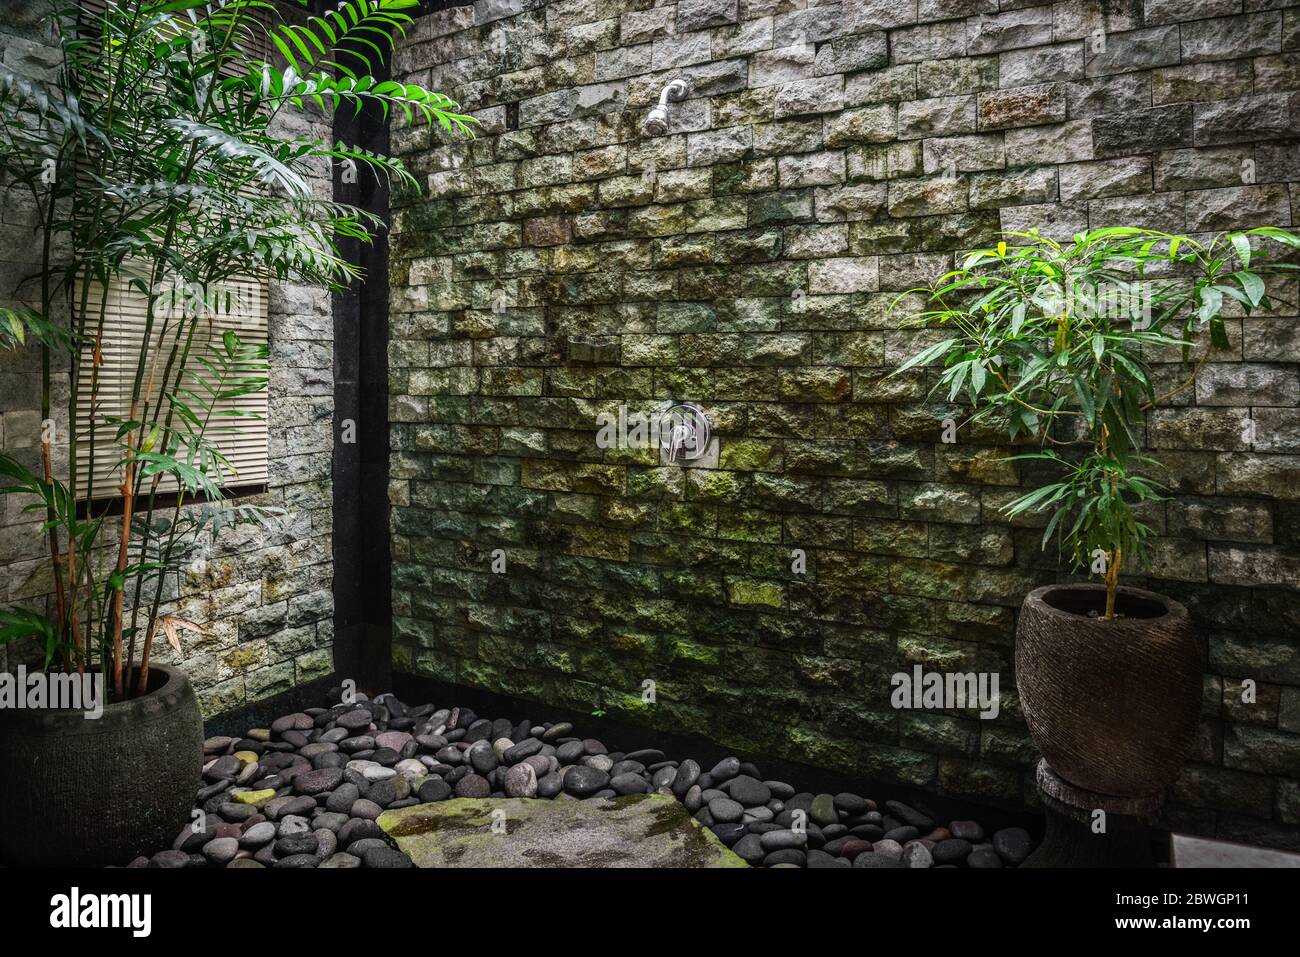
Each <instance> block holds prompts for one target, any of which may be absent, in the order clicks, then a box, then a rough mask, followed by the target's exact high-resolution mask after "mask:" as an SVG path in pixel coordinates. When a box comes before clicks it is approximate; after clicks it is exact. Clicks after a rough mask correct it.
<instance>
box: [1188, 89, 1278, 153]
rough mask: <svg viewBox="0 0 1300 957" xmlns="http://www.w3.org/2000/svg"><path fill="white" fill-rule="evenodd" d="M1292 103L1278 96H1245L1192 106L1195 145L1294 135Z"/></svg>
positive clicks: (1211, 144) (1241, 141)
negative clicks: (1194, 109)
mask: <svg viewBox="0 0 1300 957" xmlns="http://www.w3.org/2000/svg"><path fill="white" fill-rule="evenodd" d="M1296 110H1297V107H1296V105H1295V101H1294V99H1293V98H1289V97H1287V96H1284V95H1282V94H1276V93H1274V94H1268V95H1265V96H1245V97H1241V98H1239V99H1235V100H1220V101H1215V102H1210V103H1198V104H1197V105H1196V124H1195V133H1196V145H1197V146H1213V145H1216V144H1219V143H1243V142H1247V141H1249V140H1265V139H1276V138H1287V137H1291V136H1294V135H1295V131H1296V128H1297V125H1296Z"/></svg>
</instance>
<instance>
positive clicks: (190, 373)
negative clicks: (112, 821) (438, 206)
mask: <svg viewBox="0 0 1300 957" xmlns="http://www.w3.org/2000/svg"><path fill="white" fill-rule="evenodd" d="M297 2H299V3H301V4H305V3H306V0H297ZM414 6H417V0H348V2H343V3H339V4H336V5H335V9H333V10H331V11H329V12H327V13H325V14H324V15H323V16H319V17H317V16H311V17H305V18H298V22H292V23H290V22H284V21H283V20H282V19H281V18H280V14H279V12H278V9H277V7H276V5H275V4H274V3H271V2H268V0H116V2H109V3H108V4H107V8H106V9H105V10H104V12H103V13H102V14H94V15H93V16H87V15H85V14H83V15H82V18H81V21H80V23H78V12H77V10H76V8H75V7H73V8H72V9H69V10H56V11H54V13H53V16H52V17H51V20H50V22H51V24H52V29H53V30H54V31H55V33H56V36H57V41H58V44H59V46H60V48H61V50H62V54H63V61H62V64H61V66H60V68H59V73H58V77H57V81H56V82H52V83H48V84H46V83H41V82H37V81H35V80H32V79H28V78H25V77H23V76H20V75H18V74H15V73H14V72H12V71H10V70H8V69H7V68H5V67H0V177H3V182H4V185H5V187H6V188H7V189H10V190H14V189H18V190H25V191H26V192H28V193H29V194H30V196H31V199H32V202H33V203H34V204H35V208H36V209H37V211H38V212H39V217H40V225H39V229H38V231H39V242H40V245H41V268H40V270H39V272H37V273H36V274H35V275H34V276H33V277H32V285H33V287H35V288H38V289H39V292H33V293H31V294H30V297H29V302H30V303H31V304H30V305H20V306H5V307H3V308H0V347H5V346H7V347H10V348H22V347H31V346H34V347H36V348H39V349H40V351H41V360H42V383H43V387H42V405H41V417H42V419H43V420H46V422H49V421H51V415H52V408H51V404H52V402H51V379H52V376H53V374H54V372H55V370H56V369H57V368H59V367H65V368H66V369H67V371H68V374H69V375H70V377H71V381H72V388H71V390H70V399H69V403H68V408H67V410H66V415H67V420H68V423H69V427H68V428H67V429H66V430H65V435H66V438H65V442H64V443H63V444H64V446H65V449H66V453H67V455H66V463H67V464H66V472H65V474H61V475H58V474H56V470H55V462H56V458H57V457H56V455H55V454H54V447H55V445H56V443H57V441H58V440H57V438H56V436H55V435H54V434H52V433H53V431H54V430H52V429H49V428H46V429H43V432H42V441H41V465H40V467H39V468H36V469H31V468H28V467H26V466H24V465H23V464H22V463H20V462H19V461H17V460H16V459H14V458H11V457H8V456H0V494H10V495H20V496H27V497H29V498H30V503H29V504H28V505H27V506H26V507H27V508H29V509H32V510H35V511H37V512H38V513H41V514H43V516H44V523H43V526H42V528H43V534H44V535H45V536H46V537H47V538H48V551H49V559H50V563H51V569H52V572H53V576H52V577H53V594H52V595H51V597H50V601H49V605H48V607H47V608H46V609H44V610H41V609H34V608H10V609H5V610H0V642H7V641H13V640H16V639H27V638H30V639H35V640H36V641H38V642H39V643H40V644H41V646H42V648H43V653H44V664H45V667H46V668H62V669H76V670H78V671H80V672H83V673H84V672H86V671H88V670H91V669H98V670H100V671H101V672H102V673H103V674H105V675H106V676H107V677H108V678H109V681H110V684H109V686H110V688H111V690H112V693H113V694H114V695H115V696H116V697H118V698H122V697H124V696H130V695H133V694H134V695H138V694H143V693H144V692H145V690H146V682H147V676H148V662H149V655H150V650H151V647H152V643H153V640H154V638H155V634H156V632H157V631H158V630H159V629H161V630H162V631H163V633H164V634H165V635H166V636H167V639H168V641H169V643H171V644H172V645H173V646H174V647H175V648H176V649H177V650H179V648H180V644H179V632H180V631H183V630H198V629H199V628H200V627H201V626H200V625H198V624H196V623H193V622H189V621H185V620H182V619H179V618H176V617H174V616H170V615H164V614H162V611H161V608H162V604H163V599H164V595H165V584H166V582H167V580H168V575H169V573H172V574H174V573H175V570H176V568H177V566H178V565H179V564H180V562H182V561H183V560H184V559H185V558H186V555H187V552H188V549H189V548H190V547H191V546H192V545H193V543H194V542H195V541H196V539H197V537H198V536H199V535H201V534H203V533H205V532H206V533H210V534H216V533H217V532H218V531H219V530H220V529H221V528H222V527H224V526H226V525H229V524H235V523H242V522H262V523H269V522H271V521H273V519H274V516H275V514H276V512H277V510H275V509H271V508H267V507H263V506H257V505H251V504H232V503H231V502H229V501H227V500H225V498H224V495H223V491H222V489H223V486H225V485H227V484H228V482H229V479H230V476H231V469H232V466H231V463H230V461H229V459H228V458H227V457H226V456H225V455H224V454H223V453H222V451H221V448H220V445H219V443H218V438H219V437H220V436H221V435H222V434H224V433H228V432H229V431H231V430H237V429H238V428H239V425H240V420H241V418H247V417H249V416H250V415H252V414H253V413H251V412H249V411H247V410H241V409H240V408H238V405H237V403H236V400H237V399H238V398H239V397H240V396H244V395H248V394H250V393H255V392H259V391H261V390H263V389H265V387H266V385H267V381H268V380H267V352H266V348H265V347H264V346H255V345H250V344H248V343H245V342H243V341H242V340H241V339H240V337H239V335H238V333H237V332H235V331H231V330H226V331H224V332H221V331H219V330H217V329H216V328H215V326H214V324H213V322H212V316H211V313H210V311H209V310H206V309H204V308H188V307H187V308H175V305H176V298H175V290H177V289H181V290H184V294H183V296H182V298H184V299H187V300H189V299H192V300H193V301H197V302H200V303H202V302H206V301H208V299H209V297H211V296H213V295H216V296H219V295H221V294H222V293H221V290H222V289H224V288H227V286H228V284H230V283H232V282H233V281H235V280H238V279H240V278H241V277H244V278H246V277H249V276H273V277H276V278H280V279H292V280H295V281H299V282H304V283H309V284H319V285H324V286H326V287H329V288H340V287H341V286H343V285H345V284H346V283H348V282H350V281H352V280H353V279H354V278H357V277H358V275H359V271H358V269H357V267H356V266H354V265H353V264H352V263H350V262H348V261H347V259H346V258H345V257H344V256H343V255H342V254H341V252H340V246H339V243H340V241H341V240H344V239H354V240H355V239H359V240H362V241H369V240H370V238H371V235H372V232H373V231H374V230H375V229H376V228H378V227H379V226H381V225H382V224H381V222H380V221H379V220H378V219H377V218H376V217H374V216H372V215H371V214H369V213H366V212H365V211H363V210H361V209H359V208H356V207H353V206H350V205H347V204H344V203H339V202H334V201H332V200H329V199H323V198H321V197H319V196H317V195H316V194H315V192H314V191H313V187H312V182H311V174H312V171H313V170H319V169H320V168H321V167H322V166H327V165H328V164H331V163H336V162H337V163H346V164H350V165H352V166H353V168H356V169H362V170H369V171H370V172H371V173H372V174H373V175H375V176H378V177H383V178H386V179H388V180H389V181H390V182H395V183H398V184H404V185H406V186H408V187H415V186H416V183H415V180H414V178H413V177H412V175H411V173H410V172H409V171H408V170H407V168H406V167H405V166H404V165H403V164H402V163H401V161H400V160H398V159H395V158H391V157H387V156H382V155H378V154H376V153H373V152H369V151H367V150H365V149H363V148H360V147H358V146H353V145H349V144H346V143H342V142H338V143H330V142H325V141H321V140H320V139H318V138H315V137H312V136H306V135H284V134H282V133H280V132H277V129H278V125H282V124H281V123H280V121H281V119H282V114H285V113H292V112H304V111H310V110H312V109H313V108H316V109H320V110H326V109H335V110H338V109H351V110H359V109H361V108H362V107H363V106H365V105H367V104H377V105H378V107H379V108H380V109H382V111H383V113H384V115H385V116H387V115H388V114H389V113H390V111H396V112H400V113H401V114H403V115H404V116H405V117H406V119H407V121H408V122H421V121H423V122H427V123H429V124H430V125H432V124H435V123H436V124H437V125H438V126H439V127H441V128H442V129H443V130H444V131H447V132H450V133H457V134H466V135H472V125H473V123H474V122H475V121H474V120H473V118H471V117H469V116H465V115H463V114H461V113H460V112H459V108H458V106H457V104H456V103H455V102H454V101H452V100H451V99H449V98H448V97H446V96H444V95H442V94H439V93H434V92H430V91H428V90H425V89H423V88H422V87H419V86H417V85H413V84H403V83H397V82H393V81H387V80H377V79H375V77H374V76H373V73H374V72H375V68H376V66H377V65H378V64H379V62H380V61H381V60H382V58H383V57H385V56H386V55H387V52H388V51H389V50H390V49H391V46H392V42H393V37H394V35H395V34H400V33H402V32H403V30H404V28H405V27H406V26H407V25H409V24H410V23H411V18H410V16H409V15H407V14H406V13H404V12H403V11H404V10H405V9H407V8H410V7H414ZM271 48H274V50H275V51H277V52H278V54H279V60H280V62H271V59H270V58H268V57H267V56H259V55H258V54H257V53H256V51H257V50H259V49H262V50H269V49H271ZM417 188H418V187H417ZM115 283H116V284H118V285H119V286H120V285H122V284H128V285H129V287H130V288H132V289H135V290H137V291H138V292H139V293H141V294H142V295H143V296H144V297H146V301H147V303H148V306H147V311H146V313H145V316H144V335H143V336H142V338H141V342H140V346H139V351H138V354H137V355H136V356H135V357H134V374H133V381H132V388H131V391H130V394H129V397H130V401H129V409H128V410H127V411H126V412H125V414H123V415H121V416H116V417H110V416H102V415H97V414H96V412H97V410H98V408H99V400H100V388H101V383H100V381H99V376H100V369H101V366H102V365H103V358H102V355H101V349H102V346H103V343H104V341H105V333H106V331H107V332H112V328H111V324H112V322H113V318H112V316H111V314H110V311H109V309H108V290H109V288H110V287H111V286H112V285H113V284H115ZM61 315H67V316H70V317H71V319H70V320H61V319H60V316H61ZM87 375H88V376H89V379H90V381H89V383H86V382H85V381H83V377H85V376H87ZM82 394H88V395H89V397H90V405H91V409H92V414H91V416H90V425H89V428H88V429H84V430H81V431H79V430H78V428H77V426H76V423H77V397H78V395H82ZM97 433H98V434H97ZM106 433H111V437H112V448H113V451H114V456H115V459H114V461H112V462H111V463H108V464H109V466H110V467H111V469H112V474H113V477H114V480H115V481H116V480H117V479H119V478H120V492H121V496H122V503H123V504H122V511H121V515H120V516H110V515H109V514H107V513H106V512H105V511H104V510H102V509H96V508H94V507H92V505H93V503H92V501H91V499H92V494H91V493H92V484H93V482H94V476H95V473H96V463H95V460H94V456H95V450H96V449H97V448H100V447H102V445H103V438H104V435H105V434H106ZM83 442H84V443H88V448H89V452H90V464H89V467H88V468H85V469H79V466H78V455H77V449H78V444H79V443H83ZM103 466H104V463H103V462H102V461H101V462H100V463H99V467H100V469H101V470H102V468H103ZM165 480H166V481H169V482H170V483H172V484H174V486H175V488H176V490H177V492H176V495H175V498H174V501H171V500H167V499H166V498H165V497H164V496H162V495H160V494H159V489H160V487H162V486H163V483H164V481H165ZM199 498H202V499H204V500H205V501H204V502H203V504H202V505H201V507H196V505H195V502H196V500H197V499H199ZM164 502H166V504H164ZM137 643H138V645H139V648H140V657H139V659H138V665H137V658H136V647H137Z"/></svg>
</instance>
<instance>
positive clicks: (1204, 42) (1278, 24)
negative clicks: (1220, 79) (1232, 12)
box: [1180, 12, 1282, 63]
mask: <svg viewBox="0 0 1300 957" xmlns="http://www.w3.org/2000/svg"><path fill="white" fill-rule="evenodd" d="M1180 30H1181V38H1182V57H1183V62H1184V63H1197V62H1201V61H1205V60H1233V59H1237V58H1239V57H1248V56H1263V55H1265V54H1268V53H1277V52H1279V51H1280V50H1281V49H1282V14H1281V13H1280V12H1273V13H1256V14H1250V15H1249V16H1242V17H1221V18H1219V19H1216V20H1194V21H1192V22H1190V23H1185V24H1183V26H1182V27H1181V28H1180Z"/></svg>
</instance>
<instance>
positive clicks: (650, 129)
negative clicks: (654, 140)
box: [645, 79, 689, 136]
mask: <svg viewBox="0 0 1300 957" xmlns="http://www.w3.org/2000/svg"><path fill="white" fill-rule="evenodd" d="M688 89H689V87H688V85H687V83H686V81H685V80H682V79H677V80H673V81H672V82H671V83H669V84H668V85H667V86H665V87H664V88H663V90H661V91H660V93H659V105H658V106H656V107H655V108H654V109H652V110H651V111H650V112H649V113H648V114H646V118H645V131H646V133H648V134H649V135H650V136H663V135H664V134H665V133H667V132H668V104H669V103H670V102H671V103H676V102H677V101H678V100H684V99H686V93H687V90H688Z"/></svg>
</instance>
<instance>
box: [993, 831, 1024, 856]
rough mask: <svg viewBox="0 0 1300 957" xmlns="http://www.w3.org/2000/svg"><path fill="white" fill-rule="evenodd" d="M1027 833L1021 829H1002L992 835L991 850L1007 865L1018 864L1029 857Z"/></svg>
mask: <svg viewBox="0 0 1300 957" xmlns="http://www.w3.org/2000/svg"><path fill="white" fill-rule="evenodd" d="M1030 848H1031V842H1030V838H1029V832H1028V831H1026V830H1025V829H1024V828H1023V827H1004V828H1003V829H1002V830H1000V831H998V832H997V833H995V834H994V835H993V850H995V851H997V852H998V856H999V857H1001V858H1002V860H1004V861H1006V862H1007V863H1008V864H1019V863H1021V862H1022V861H1024V859H1025V858H1026V857H1028V856H1029V851H1030Z"/></svg>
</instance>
